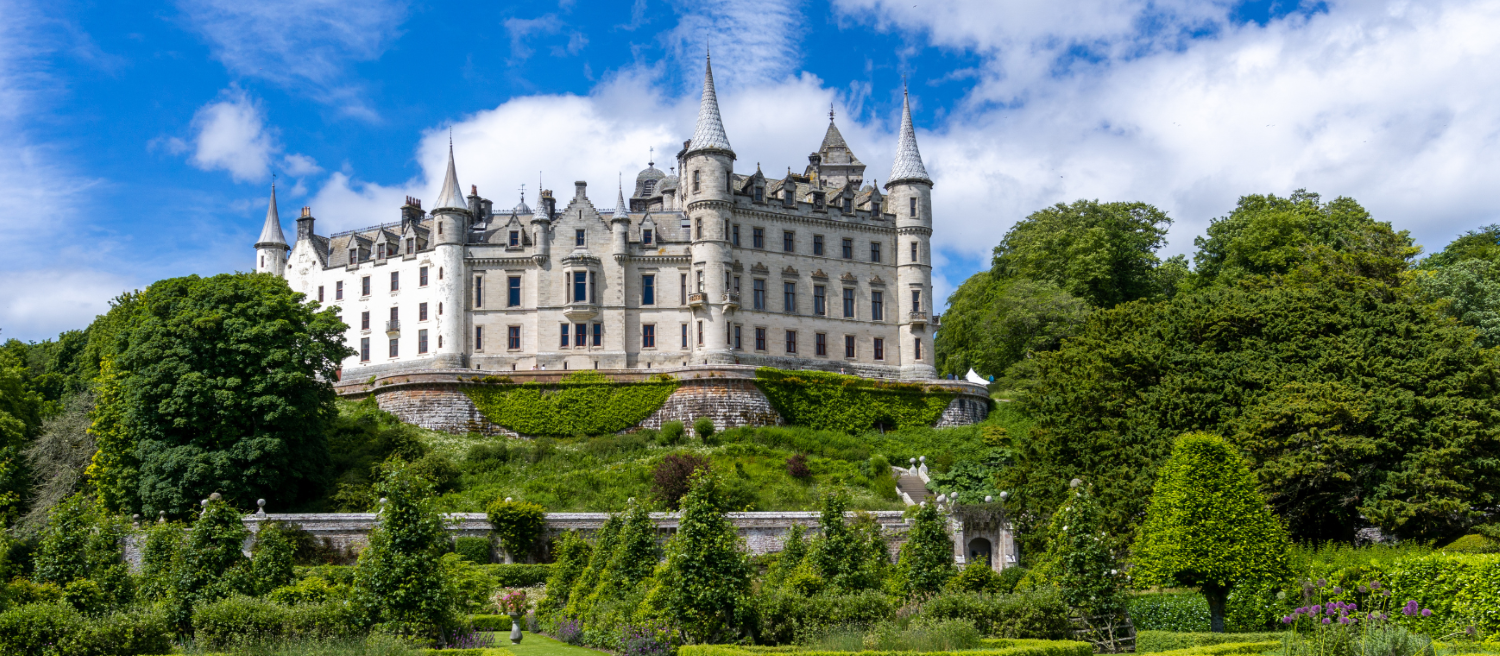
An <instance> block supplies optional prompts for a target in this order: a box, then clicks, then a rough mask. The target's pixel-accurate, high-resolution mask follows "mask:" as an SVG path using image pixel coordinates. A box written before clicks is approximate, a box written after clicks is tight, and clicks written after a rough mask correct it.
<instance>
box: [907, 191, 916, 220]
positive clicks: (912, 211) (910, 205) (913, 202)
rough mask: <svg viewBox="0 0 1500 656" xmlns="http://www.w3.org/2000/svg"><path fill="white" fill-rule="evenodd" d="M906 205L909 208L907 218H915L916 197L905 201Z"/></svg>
mask: <svg viewBox="0 0 1500 656" xmlns="http://www.w3.org/2000/svg"><path fill="white" fill-rule="evenodd" d="M906 203H907V206H908V208H909V209H908V214H907V216H911V217H915V216H916V215H917V197H916V196H912V197H911V198H908V199H906Z"/></svg>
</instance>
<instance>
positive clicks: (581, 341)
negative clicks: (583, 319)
mask: <svg viewBox="0 0 1500 656" xmlns="http://www.w3.org/2000/svg"><path fill="white" fill-rule="evenodd" d="M573 329H574V330H573V346H577V347H579V348H583V347H585V346H588V343H589V325H588V324H586V323H580V324H577V325H575V326H573Z"/></svg>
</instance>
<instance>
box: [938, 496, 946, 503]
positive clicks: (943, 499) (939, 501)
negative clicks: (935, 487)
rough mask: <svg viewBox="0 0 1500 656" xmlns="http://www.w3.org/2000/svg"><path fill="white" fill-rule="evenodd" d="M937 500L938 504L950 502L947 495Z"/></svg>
mask: <svg viewBox="0 0 1500 656" xmlns="http://www.w3.org/2000/svg"><path fill="white" fill-rule="evenodd" d="M937 500H938V503H944V502H946V501H947V500H948V495H946V494H939V495H938V498H937Z"/></svg>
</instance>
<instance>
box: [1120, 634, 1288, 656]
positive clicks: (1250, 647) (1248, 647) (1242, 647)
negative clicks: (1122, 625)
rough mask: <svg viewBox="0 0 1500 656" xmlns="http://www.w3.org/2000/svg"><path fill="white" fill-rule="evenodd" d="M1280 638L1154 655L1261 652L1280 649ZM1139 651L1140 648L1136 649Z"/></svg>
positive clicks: (1224, 655) (1213, 655)
mask: <svg viewBox="0 0 1500 656" xmlns="http://www.w3.org/2000/svg"><path fill="white" fill-rule="evenodd" d="M1280 649H1281V640H1280V639H1279V638H1278V639H1277V640H1274V641H1265V642H1226V643H1224V644H1219V645H1203V646H1200V647H1188V648H1186V649H1173V650H1172V651H1159V652H1154V653H1155V654H1156V656H1231V655H1232V654H1261V653H1264V652H1268V651H1271V650H1280ZM1136 651H1137V653H1140V650H1139V649H1137V650H1136Z"/></svg>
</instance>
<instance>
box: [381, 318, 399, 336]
mask: <svg viewBox="0 0 1500 656" xmlns="http://www.w3.org/2000/svg"><path fill="white" fill-rule="evenodd" d="M385 334H387V335H390V336H391V337H395V336H396V335H400V334H401V321H400V320H399V319H391V320H390V321H387V322H385Z"/></svg>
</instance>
